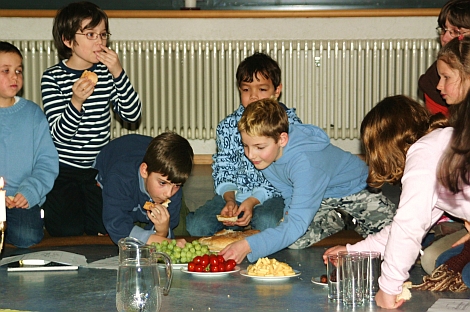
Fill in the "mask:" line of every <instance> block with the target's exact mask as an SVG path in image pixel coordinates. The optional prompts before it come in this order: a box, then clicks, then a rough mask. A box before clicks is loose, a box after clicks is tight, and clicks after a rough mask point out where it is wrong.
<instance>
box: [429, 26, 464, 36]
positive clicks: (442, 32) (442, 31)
mask: <svg viewBox="0 0 470 312" xmlns="http://www.w3.org/2000/svg"><path fill="white" fill-rule="evenodd" d="M436 30H437V33H438V34H439V36H444V35H445V33H446V32H447V33H449V36H451V37H452V38H455V37H458V36H460V35H465V34H466V33H467V32H468V31H466V32H462V31H460V29H447V28H442V27H436Z"/></svg>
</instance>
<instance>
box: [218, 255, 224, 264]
mask: <svg viewBox="0 0 470 312" xmlns="http://www.w3.org/2000/svg"><path fill="white" fill-rule="evenodd" d="M217 260H219V263H224V262H225V259H224V256H222V255H217Z"/></svg>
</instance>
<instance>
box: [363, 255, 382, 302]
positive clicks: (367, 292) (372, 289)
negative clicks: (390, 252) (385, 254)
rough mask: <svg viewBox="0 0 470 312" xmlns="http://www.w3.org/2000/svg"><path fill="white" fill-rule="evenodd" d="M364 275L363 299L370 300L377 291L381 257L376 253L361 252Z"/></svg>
mask: <svg viewBox="0 0 470 312" xmlns="http://www.w3.org/2000/svg"><path fill="white" fill-rule="evenodd" d="M361 257H362V259H363V267H362V270H363V274H364V298H365V299H369V300H370V299H372V298H374V297H375V294H376V293H377V292H378V291H379V276H380V263H381V255H380V252H378V251H361Z"/></svg>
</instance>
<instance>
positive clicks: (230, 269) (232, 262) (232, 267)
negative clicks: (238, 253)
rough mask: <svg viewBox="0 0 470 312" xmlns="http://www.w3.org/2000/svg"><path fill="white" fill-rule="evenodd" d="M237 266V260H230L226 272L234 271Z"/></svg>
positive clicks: (226, 264)
mask: <svg viewBox="0 0 470 312" xmlns="http://www.w3.org/2000/svg"><path fill="white" fill-rule="evenodd" d="M236 265H237V263H236V262H235V260H233V259H228V260H227V261H226V262H225V270H226V271H233V270H234V269H235V266H236Z"/></svg>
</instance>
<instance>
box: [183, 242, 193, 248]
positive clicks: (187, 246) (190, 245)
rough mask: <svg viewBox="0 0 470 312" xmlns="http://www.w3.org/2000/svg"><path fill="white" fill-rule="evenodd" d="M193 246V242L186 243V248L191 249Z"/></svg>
mask: <svg viewBox="0 0 470 312" xmlns="http://www.w3.org/2000/svg"><path fill="white" fill-rule="evenodd" d="M192 246H193V244H191V243H186V244H185V245H184V248H187V249H189V248H191V247H192Z"/></svg>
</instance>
